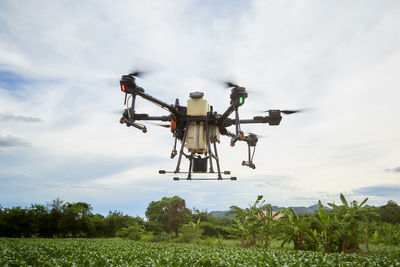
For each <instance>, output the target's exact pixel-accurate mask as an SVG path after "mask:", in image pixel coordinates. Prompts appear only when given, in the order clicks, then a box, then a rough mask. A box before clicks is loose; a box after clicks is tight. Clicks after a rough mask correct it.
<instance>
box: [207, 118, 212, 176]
mask: <svg viewBox="0 0 400 267" xmlns="http://www.w3.org/2000/svg"><path fill="white" fill-rule="evenodd" d="M206 138H207V147H208V153H209V159H210V173H213V172H214V168H213V164H212V151H211V143H210V133H209V132H208V120H207V119H206Z"/></svg>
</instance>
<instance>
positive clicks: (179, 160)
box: [175, 121, 189, 173]
mask: <svg viewBox="0 0 400 267" xmlns="http://www.w3.org/2000/svg"><path fill="white" fill-rule="evenodd" d="M188 127H189V121H188V122H187V123H186V129H185V133H184V134H183V140H182V145H181V150H180V151H179V158H178V164H177V165H176V169H175V173H178V172H179V167H180V165H181V160H182V155H183V148H184V147H185V142H186V135H187V131H188Z"/></svg>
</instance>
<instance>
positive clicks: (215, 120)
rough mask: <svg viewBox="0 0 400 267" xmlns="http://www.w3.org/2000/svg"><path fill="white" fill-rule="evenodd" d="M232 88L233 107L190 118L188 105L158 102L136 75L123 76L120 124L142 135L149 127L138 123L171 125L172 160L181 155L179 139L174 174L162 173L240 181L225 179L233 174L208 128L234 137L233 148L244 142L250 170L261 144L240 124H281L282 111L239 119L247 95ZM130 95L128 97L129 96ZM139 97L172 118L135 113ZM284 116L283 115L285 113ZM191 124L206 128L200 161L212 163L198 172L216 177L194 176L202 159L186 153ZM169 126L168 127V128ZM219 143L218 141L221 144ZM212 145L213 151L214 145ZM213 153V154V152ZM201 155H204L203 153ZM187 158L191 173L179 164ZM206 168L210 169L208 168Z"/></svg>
mask: <svg viewBox="0 0 400 267" xmlns="http://www.w3.org/2000/svg"><path fill="white" fill-rule="evenodd" d="M229 85H230V87H232V89H231V95H230V98H231V101H230V106H229V107H228V108H227V109H226V111H225V112H224V113H223V114H222V115H221V114H218V113H217V112H214V111H213V107H212V106H210V110H209V111H208V112H207V115H206V116H189V115H187V114H186V112H187V108H186V107H185V106H181V105H179V100H178V99H176V101H175V104H174V105H170V104H167V103H165V102H164V101H161V100H159V99H158V98H156V97H153V96H151V95H149V94H147V93H145V90H144V89H143V88H142V87H140V86H138V85H137V84H136V79H135V73H132V74H128V75H123V76H122V78H121V81H120V86H121V91H122V92H124V93H125V100H124V104H125V105H127V108H126V109H125V111H124V113H123V116H122V118H121V119H120V123H121V124H126V126H128V127H129V126H133V127H135V128H137V129H139V130H141V131H142V132H143V133H146V132H147V128H146V126H145V125H142V124H140V123H137V122H136V121H162V122H170V123H171V131H172V132H173V135H174V137H175V142H174V146H173V149H172V152H171V158H174V157H175V156H176V155H177V154H178V152H177V150H176V145H177V140H178V139H179V140H180V141H181V142H182V144H181V147H180V150H179V155H178V162H177V165H176V168H175V171H165V170H160V171H159V173H160V174H166V173H174V174H180V173H185V174H186V173H187V174H188V176H187V177H186V178H185V179H186V180H237V178H236V177H228V178H226V177H223V175H230V171H224V172H222V171H221V168H220V162H219V156H218V151H217V146H216V142H217V140H211V138H210V133H209V126H210V125H213V126H216V127H218V129H219V132H220V134H221V135H226V136H230V137H231V141H230V145H231V146H235V143H236V142H237V141H245V142H246V143H247V145H248V161H243V162H242V165H243V166H248V167H250V168H253V169H255V165H254V163H253V158H254V152H255V147H256V144H257V141H258V138H257V136H256V135H254V134H250V135H248V136H245V135H244V133H243V131H241V128H240V125H241V124H253V123H263V124H266V123H268V124H269V125H279V124H280V121H281V120H282V116H281V111H280V110H269V111H268V113H269V114H268V116H255V117H253V118H252V119H240V118H239V107H240V106H241V105H243V104H244V102H245V99H246V98H247V96H248V94H247V92H246V89H245V88H244V87H240V86H237V85H235V84H232V83H229ZM128 94H129V97H127V96H128ZM136 96H140V97H141V98H143V99H145V100H147V101H149V102H151V103H153V104H155V105H157V106H159V107H161V108H163V109H165V110H167V111H168V112H169V113H170V115H168V116H149V115H148V114H145V113H136V112H135V102H136ZM129 98H132V101H131V107H129V106H128V102H129ZM232 113H235V119H231V118H229V116H230V115H231V114H232ZM282 113H284V112H283V111H282ZM190 122H199V123H200V122H203V123H204V126H205V133H206V139H207V141H206V143H207V144H206V146H207V150H206V151H204V154H205V157H204V158H201V157H200V156H199V157H200V159H201V160H202V161H205V160H207V161H209V165H210V166H209V171H208V172H207V170H204V166H203V168H201V166H200V169H201V171H199V173H203V174H215V173H217V177H216V178H197V177H193V176H192V175H193V174H196V173H197V172H196V171H194V170H193V169H194V167H193V164H194V165H196V164H200V165H201V163H200V161H198V159H199V158H195V154H196V152H190V154H189V155H188V154H185V153H184V147H185V142H186V138H187V130H188V127H189V123H190ZM233 125H234V126H235V133H232V132H230V131H228V130H227V127H230V126H233ZM168 127H169V126H168ZM218 142H219V141H218ZM211 143H213V148H212V146H211ZM251 148H253V153H251ZM213 150H214V152H213ZM201 154H202V153H201ZM183 156H185V158H187V159H188V160H189V170H188V172H180V165H181V161H182V157H183ZM213 159H214V160H215V163H216V166H217V172H215V171H214V166H213ZM205 169H207V166H206V168H205ZM173 179H174V180H175V181H179V180H182V179H184V178H179V177H174V178H173Z"/></svg>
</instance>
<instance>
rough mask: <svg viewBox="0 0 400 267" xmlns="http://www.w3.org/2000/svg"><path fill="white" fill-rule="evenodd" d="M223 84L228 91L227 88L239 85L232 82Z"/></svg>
mask: <svg viewBox="0 0 400 267" xmlns="http://www.w3.org/2000/svg"><path fill="white" fill-rule="evenodd" d="M223 83H224V84H225V87H226V88H227V89H228V88H231V87H239V85H237V84H234V83H233V82H230V81H224V82H223Z"/></svg>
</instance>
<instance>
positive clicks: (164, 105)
mask: <svg viewBox="0 0 400 267" xmlns="http://www.w3.org/2000/svg"><path fill="white" fill-rule="evenodd" d="M135 94H136V95H138V96H140V97H142V98H144V99H146V100H147V101H150V102H152V103H154V104H156V105H158V106H160V107H162V108H164V109H167V110H168V111H169V112H170V113H171V114H173V115H174V116H175V117H177V116H178V112H177V111H176V109H175V107H173V106H172V105H169V104H167V103H165V102H163V101H161V100H159V99H157V98H155V97H153V96H151V95H149V94H146V93H145V92H144V89H143V88H140V89H139V90H135Z"/></svg>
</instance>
